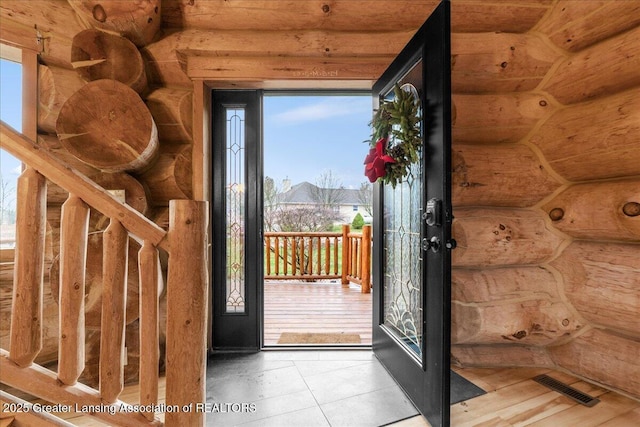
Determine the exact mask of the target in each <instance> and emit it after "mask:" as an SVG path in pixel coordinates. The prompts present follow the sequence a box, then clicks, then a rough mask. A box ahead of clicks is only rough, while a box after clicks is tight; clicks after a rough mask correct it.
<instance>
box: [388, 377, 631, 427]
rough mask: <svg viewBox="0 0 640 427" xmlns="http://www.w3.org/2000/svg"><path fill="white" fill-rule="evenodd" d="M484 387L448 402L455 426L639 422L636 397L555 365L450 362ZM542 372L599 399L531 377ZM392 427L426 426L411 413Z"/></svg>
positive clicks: (587, 426) (619, 426) (623, 426)
mask: <svg viewBox="0 0 640 427" xmlns="http://www.w3.org/2000/svg"><path fill="white" fill-rule="evenodd" d="M454 369H455V370H456V372H458V373H459V374H460V375H462V376H463V377H465V378H466V379H468V380H469V381H471V382H473V383H474V384H476V385H477V386H479V387H481V388H482V389H484V390H485V391H487V392H488V393H487V394H485V395H482V396H479V397H476V398H474V399H470V400H467V401H465V402H460V403H457V404H455V405H453V406H451V425H452V426H453V427H472V426H473V427H490V426H491V427H511V426H514V427H515V426H535V427H578V426H579V427H598V426H600V427H635V426H640V402H639V401H637V400H633V399H630V398H628V397H625V396H622V395H620V394H618V393H614V392H612V391H609V390H606V389H604V388H601V387H598V386H595V385H593V384H590V383H587V382H585V381H581V380H580V379H578V378H575V377H573V376H571V375H568V374H565V373H563V372H559V371H550V370H548V369H540V368H504V369H481V368H465V369H461V368H454ZM543 373H546V374H548V375H549V376H551V377H553V378H555V379H558V380H560V381H563V382H564V383H566V384H569V385H571V387H573V388H576V389H578V390H580V391H582V392H584V393H587V394H589V395H590V396H593V397H597V398H598V399H600V402H599V403H598V404H596V405H595V406H594V407H592V408H588V407H586V406H583V405H580V404H579V403H577V402H575V401H573V400H571V399H569V398H568V397H565V396H563V395H561V394H559V393H557V392H555V391H551V390H549V389H547V388H546V387H544V386H542V385H540V384H538V383H537V382H535V381H533V380H532V378H533V377H535V376H536V375H539V374H543ZM392 425H393V426H394V427H426V426H429V424H428V423H427V422H426V420H425V419H424V418H423V417H421V416H417V417H413V418H410V419H407V420H404V421H401V422H398V423H395V424H392Z"/></svg>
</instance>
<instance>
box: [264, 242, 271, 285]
mask: <svg viewBox="0 0 640 427" xmlns="http://www.w3.org/2000/svg"><path fill="white" fill-rule="evenodd" d="M264 243H265V247H266V249H267V250H266V251H265V252H266V254H265V257H266V258H267V259H266V262H265V264H266V265H267V276H269V275H271V238H270V237H268V236H267V237H265V238H264Z"/></svg>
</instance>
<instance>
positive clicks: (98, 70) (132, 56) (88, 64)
mask: <svg viewBox="0 0 640 427" xmlns="http://www.w3.org/2000/svg"><path fill="white" fill-rule="evenodd" d="M71 63H72V64H73V67H74V68H75V69H76V71H77V72H78V74H79V75H80V76H82V78H83V79H85V80H86V81H93V80H100V79H113V80H117V81H119V82H121V83H124V84H126V85H127V86H129V87H130V88H131V89H133V90H135V91H136V92H138V93H144V92H145V91H146V89H147V74H146V72H145V66H144V61H143V60H142V56H141V55H140V52H139V51H138V48H137V47H136V46H135V45H134V44H133V43H131V42H130V41H129V40H128V39H126V38H124V37H120V36H117V35H114V34H110V33H105V32H103V31H98V30H92V29H91V30H84V31H82V32H80V33H78V34H76V35H75V36H74V37H73V44H72V46H71Z"/></svg>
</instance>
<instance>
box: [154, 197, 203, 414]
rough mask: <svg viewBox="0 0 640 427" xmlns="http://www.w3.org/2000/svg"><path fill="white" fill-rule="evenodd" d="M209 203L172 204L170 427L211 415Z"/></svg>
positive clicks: (168, 364)
mask: <svg viewBox="0 0 640 427" xmlns="http://www.w3.org/2000/svg"><path fill="white" fill-rule="evenodd" d="M208 212H209V208H208V203H207V202H200V201H193V200H172V201H171V202H170V203H169V232H168V238H169V247H170V249H169V250H170V253H169V271H168V278H167V347H166V404H167V405H169V406H173V405H176V406H177V407H178V408H179V409H180V410H179V411H178V412H167V413H166V414H165V425H166V426H167V427H173V426H176V427H177V426H180V427H182V426H186V427H202V426H204V422H205V418H204V417H205V414H204V412H203V411H202V410H198V408H197V405H198V404H199V403H203V402H205V399H206V394H205V375H206V346H207V340H206V331H207V301H208V296H207V294H208V274H207V264H206V263H207V255H206V254H207V251H206V249H207V248H206V246H207V235H206V232H207V223H208Z"/></svg>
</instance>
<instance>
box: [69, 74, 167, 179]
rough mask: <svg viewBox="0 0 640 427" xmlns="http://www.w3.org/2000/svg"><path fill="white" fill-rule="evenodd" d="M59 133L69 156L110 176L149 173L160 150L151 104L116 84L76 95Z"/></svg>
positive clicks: (100, 83)
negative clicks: (146, 168)
mask: <svg viewBox="0 0 640 427" xmlns="http://www.w3.org/2000/svg"><path fill="white" fill-rule="evenodd" d="M56 132H57V134H58V138H59V139H60V142H61V144H62V145H63V146H64V147H65V148H66V149H67V150H69V152H70V153H72V154H73V155H74V156H76V157H77V158H78V159H80V160H82V161H83V162H85V163H87V164H89V165H91V166H94V167H95V168H97V169H100V170H102V171H105V172H122V171H135V170H141V169H144V168H145V167H147V166H148V165H149V164H150V163H152V162H153V160H155V157H156V155H157V151H158V131H157V128H156V125H155V123H154V121H153V118H152V117H151V113H150V112H149V110H148V109H147V106H146V105H145V103H144V102H143V101H142V99H141V98H140V96H138V94H137V93H136V92H135V91H134V90H133V89H131V88H130V87H128V86H126V85H125V84H123V83H120V82H118V81H116V80H107V79H103V80H96V81H93V82H90V83H87V84H86V85H85V86H83V87H82V88H80V90H78V91H77V92H76V93H74V94H73V95H72V96H71V97H70V98H69V99H68V100H67V101H66V102H65V103H64V105H63V106H62V108H61V110H60V115H59V116H58V120H57V122H56Z"/></svg>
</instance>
